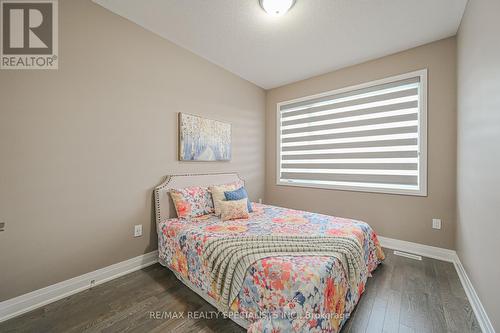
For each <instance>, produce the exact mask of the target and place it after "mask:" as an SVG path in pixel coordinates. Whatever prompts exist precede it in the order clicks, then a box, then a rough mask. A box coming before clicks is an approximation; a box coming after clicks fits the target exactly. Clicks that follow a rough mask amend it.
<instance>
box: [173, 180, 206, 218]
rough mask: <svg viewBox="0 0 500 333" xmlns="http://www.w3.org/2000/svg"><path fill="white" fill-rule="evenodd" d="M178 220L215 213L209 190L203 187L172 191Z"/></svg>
mask: <svg viewBox="0 0 500 333" xmlns="http://www.w3.org/2000/svg"><path fill="white" fill-rule="evenodd" d="M170 196H171V197H172V201H173V202H174V206H175V210H176V211H177V217H178V218H191V217H198V216H202V215H207V214H211V213H213V212H214V205H213V202H212V197H211V195H210V192H209V191H208V188H206V187H201V186H193V187H186V188H182V189H172V190H170Z"/></svg>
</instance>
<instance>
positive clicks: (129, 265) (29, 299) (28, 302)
mask: <svg viewBox="0 0 500 333" xmlns="http://www.w3.org/2000/svg"><path fill="white" fill-rule="evenodd" d="M156 262H158V251H153V252H150V253H146V254H144V255H141V256H138V257H135V258H132V259H128V260H125V261H122V262H119V263H117V264H113V265H111V266H108V267H104V268H101V269H98V270H96V271H93V272H90V273H86V274H83V275H80V276H77V277H74V278H72V279H69V280H66V281H62V282H59V283H56V284H53V285H51V286H48V287H45V288H42V289H38V290H35V291H32V292H30V293H27V294H24V295H21V296H18V297H15V298H11V299H8V300H6V301H3V302H0V322H2V321H5V320H7V319H10V318H13V317H16V316H19V315H21V314H23V313H26V312H28V311H31V310H34V309H36V308H39V307H41V306H44V305H46V304H49V303H52V302H55V301H57V300H60V299H62V298H65V297H68V296H70V295H73V294H76V293H78V292H80V291H84V290H86V289H89V288H90V281H92V280H94V281H95V283H94V286H96V285H99V284H101V283H104V282H107V281H110V280H113V279H116V278H118V277H120V276H123V275H125V274H128V273H131V272H133V271H137V270H139V269H141V268H144V267H146V266H150V265H152V264H154V263H156Z"/></svg>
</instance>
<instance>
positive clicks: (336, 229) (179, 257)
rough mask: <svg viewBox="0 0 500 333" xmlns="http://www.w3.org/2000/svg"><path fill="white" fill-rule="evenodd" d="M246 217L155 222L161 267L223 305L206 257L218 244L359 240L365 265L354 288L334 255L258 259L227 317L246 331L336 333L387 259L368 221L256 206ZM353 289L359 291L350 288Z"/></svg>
mask: <svg viewBox="0 0 500 333" xmlns="http://www.w3.org/2000/svg"><path fill="white" fill-rule="evenodd" d="M253 205H254V212H253V213H251V214H250V218H249V219H242V220H234V221H226V222H222V221H221V220H220V218H218V217H216V216H213V215H209V216H204V217H201V218H195V219H190V220H185V219H165V220H163V221H160V223H159V224H158V244H159V261H160V263H161V264H162V265H164V266H166V267H168V268H169V269H171V270H172V271H174V273H175V274H176V275H177V276H178V277H179V278H181V280H183V281H185V282H188V283H186V284H188V285H189V286H190V288H192V289H194V290H196V291H197V292H198V293H201V294H203V295H204V296H205V298H207V297H208V298H212V299H213V300H214V301H215V302H211V303H212V304H214V303H216V302H217V301H218V300H219V299H218V296H217V294H216V293H214V292H213V290H214V286H212V285H210V282H209V281H210V278H209V277H210V272H209V271H208V267H207V263H206V262H204V260H203V256H202V253H203V251H204V245H205V244H206V243H207V241H209V240H210V239H213V238H227V237H245V236H258V235H307V236H317V237H322V236H325V235H327V236H355V237H356V238H357V240H358V241H359V243H360V244H361V246H362V248H363V256H364V258H363V259H364V264H365V265H366V268H367V269H366V270H362V271H361V272H360V273H359V276H357V277H356V284H355V285H353V284H352V283H348V278H347V272H346V268H345V267H344V266H343V265H342V263H341V262H340V260H338V259H336V258H335V257H331V256H321V255H313V256H295V255H290V256H288V255H280V256H272V257H267V258H263V259H259V260H257V261H256V262H254V263H253V264H252V265H251V266H250V267H249V268H248V269H247V271H246V273H245V276H244V280H243V284H242V287H241V290H240V291H239V293H238V294H237V297H236V298H235V299H234V301H233V302H232V303H231V305H230V309H231V312H230V313H228V314H227V315H228V316H229V317H230V318H232V319H235V318H237V319H238V321H237V322H240V323H241V322H242V320H243V322H245V323H247V324H248V325H245V326H247V327H248V331H249V332H280V331H282V332H285V331H287V332H288V331H295V332H338V331H340V329H341V328H342V325H343V324H344V323H345V322H346V321H347V320H348V319H349V315H350V313H351V312H352V310H353V309H354V307H355V306H356V304H357V303H358V301H359V297H360V296H361V295H362V293H363V291H364V289H365V283H366V281H367V279H368V277H369V276H370V273H371V272H372V271H373V270H374V269H375V268H376V267H377V266H378V265H379V264H380V263H381V262H382V260H383V259H384V253H383V251H382V249H381V247H380V244H379V241H378V239H377V235H376V233H375V232H374V231H373V229H372V228H371V227H370V226H369V225H368V224H367V223H365V222H362V221H357V220H352V219H345V218H339V217H333V216H327V215H322V214H315V213H310V212H304V211H298V210H292V209H287V208H281V207H275V206H268V205H262V204H255V203H254V204H253ZM353 288H357V289H356V290H353Z"/></svg>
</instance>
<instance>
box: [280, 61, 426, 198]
mask: <svg viewBox="0 0 500 333" xmlns="http://www.w3.org/2000/svg"><path fill="white" fill-rule="evenodd" d="M426 74H427V73H426V71H425V70H422V71H418V72H414V73H409V74H405V75H400V76H397V77H393V78H388V79H385V80H380V81H376V82H371V83H368V84H364V85H359V86H356V87H351V88H346V89H342V90H337V91H333V92H329V93H325V94H320V95H316V96H311V97H307V98H302V99H300V100H295V101H290V102H284V103H279V104H278V162H279V163H278V184H279V185H295V186H308V187H320V188H333V189H344V190H358V191H369V192H385V193H398V194H411V195H427V193H426V191H427V189H426V182H427V180H426V149H425V147H426V113H427V107H426V103H427V101H426V89H427V88H426V86H427V75H426Z"/></svg>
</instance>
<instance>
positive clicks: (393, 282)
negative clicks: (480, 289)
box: [0, 250, 481, 333]
mask: <svg viewBox="0 0 500 333" xmlns="http://www.w3.org/2000/svg"><path fill="white" fill-rule="evenodd" d="M385 253H386V255H387V259H386V261H385V262H384V264H382V265H381V266H380V267H379V268H377V270H376V271H375V272H374V273H373V277H372V278H370V279H369V280H368V283H367V286H366V292H365V294H364V295H363V297H362V298H361V300H360V302H359V304H358V306H357V307H356V309H355V311H354V312H353V314H352V316H351V319H350V320H349V321H348V322H347V323H346V325H345V327H344V328H343V330H342V333H347V332H349V333H351V332H370V333H371V332H415V333H417V332H418V333H420V332H457V333H458V332H459V333H466V332H480V331H481V330H480V328H479V326H478V323H477V321H476V318H475V316H474V313H473V312H472V309H471V307H470V304H469V302H468V301H467V297H466V295H465V292H464V290H463V288H462V286H461V284H460V281H459V278H458V275H457V273H456V272H455V269H454V267H453V265H452V264H450V263H446V262H442V261H438V260H434V259H428V258H424V259H423V260H422V261H417V260H413V259H408V258H403V257H399V256H395V255H394V254H393V253H392V251H391V250H385ZM156 311H159V312H160V314H159V315H160V317H159V318H157V319H154V318H151V317H152V314H151V313H152V312H153V313H154V312H156ZM168 311H172V312H174V311H175V312H184V313H186V312H189V311H200V312H201V313H206V314H210V313H211V311H214V312H215V308H213V307H212V306H211V305H209V304H208V303H207V302H206V301H204V300H203V299H202V298H201V297H199V296H198V295H196V294H195V293H194V292H192V291H191V290H190V289H188V288H187V287H186V286H184V285H183V284H182V283H180V282H179V281H178V280H177V279H176V278H175V276H174V275H173V274H172V273H171V272H170V271H169V270H168V269H166V268H164V267H162V266H160V265H159V264H156V265H153V266H150V267H148V268H145V269H143V270H140V271H137V272H134V273H131V274H128V275H126V276H123V277H121V278H118V279H116V280H113V281H110V282H108V283H105V284H102V285H99V286H97V287H95V288H93V289H90V290H87V291H84V292H81V293H79V294H76V295H73V296H70V297H67V298H65V299H62V300H60V301H57V302H55V303H52V304H49V305H47V306H44V307H42V308H39V309H37V310H34V311H32V312H29V313H27V314H25V315H22V316H20V317H17V318H13V319H11V320H8V321H6V322H3V323H0V332H125V331H126V332H174V331H175V332H243V331H244V330H243V329H242V328H241V327H239V326H238V325H236V324H235V323H234V322H232V321H231V320H228V319H222V318H219V319H206V318H187V317H186V315H184V318H175V317H171V318H165V317H163V318H162V316H163V314H162V313H164V312H168Z"/></svg>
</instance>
